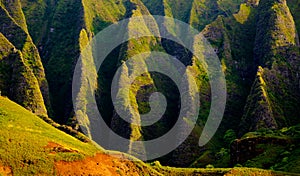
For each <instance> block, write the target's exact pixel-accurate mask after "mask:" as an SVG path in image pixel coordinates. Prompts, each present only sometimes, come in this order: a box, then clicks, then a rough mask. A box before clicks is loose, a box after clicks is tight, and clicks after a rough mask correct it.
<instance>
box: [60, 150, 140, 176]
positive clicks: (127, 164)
mask: <svg viewBox="0 0 300 176" xmlns="http://www.w3.org/2000/svg"><path fill="white" fill-rule="evenodd" d="M141 169H142V168H140V167H137V165H136V164H135V163H133V162H132V161H127V160H122V159H120V158H115V157H113V156H111V155H108V154H100V153H99V154H96V156H94V157H87V158H85V159H84V160H80V161H73V162H67V161H58V162H56V163H55V171H56V174H57V175H103V176H110V175H132V176H135V175H136V176H138V175H139V173H141Z"/></svg>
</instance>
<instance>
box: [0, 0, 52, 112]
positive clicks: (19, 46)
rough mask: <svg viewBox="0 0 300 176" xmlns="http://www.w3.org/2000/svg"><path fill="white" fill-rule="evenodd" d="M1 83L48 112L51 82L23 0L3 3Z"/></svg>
mask: <svg viewBox="0 0 300 176" xmlns="http://www.w3.org/2000/svg"><path fill="white" fill-rule="evenodd" d="M0 20H1V28H0V34H1V48H0V52H1V53H2V54H1V55H0V59H1V68H2V69H1V72H0V74H1V79H2V80H1V87H0V90H1V91H2V95H5V96H8V97H9V98H11V99H12V100H14V101H16V102H17V103H19V104H20V105H23V106H24V107H25V108H27V109H28V110H30V111H32V112H34V113H36V114H37V115H41V116H48V114H47V110H46V106H45V105H47V108H48V109H50V104H49V94H48V83H47V81H46V78H45V73H44V68H43V65H42V62H41V58H40V56H39V53H38V50H37V48H36V47H35V45H34V44H33V42H32V40H31V37H30V35H29V34H28V31H27V28H26V27H27V26H26V21H25V18H24V15H23V13H22V10H21V9H20V3H19V1H16V2H9V1H7V2H5V4H3V5H1V7H0Z"/></svg>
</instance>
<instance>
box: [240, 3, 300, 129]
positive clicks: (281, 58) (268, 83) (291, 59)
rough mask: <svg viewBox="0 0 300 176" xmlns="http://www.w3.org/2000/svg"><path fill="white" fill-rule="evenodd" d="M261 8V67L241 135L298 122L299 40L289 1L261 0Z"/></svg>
mask: <svg viewBox="0 0 300 176" xmlns="http://www.w3.org/2000/svg"><path fill="white" fill-rule="evenodd" d="M258 10H259V16H258V23H257V34H256V39H255V47H254V53H255V55H254V61H255V63H256V65H261V66H262V68H259V69H258V76H257V78H256V81H255V83H254V85H253V88H252V89H253V91H252V93H251V94H250V96H249V98H248V100H247V103H248V105H247V106H246V108H245V111H246V113H245V114H244V117H243V121H242V125H241V127H242V128H241V133H242V134H243V132H245V131H255V130H257V129H260V128H277V127H284V126H290V125H292V124H297V123H299V120H297V119H299V115H298V114H297V113H296V112H295V111H294V109H296V108H297V107H298V106H299V85H298V84H299V82H298V81H297V80H299V78H298V73H299V64H300V62H299V59H298V58H299V40H298V34H297V31H296V26H295V23H294V20H293V17H292V15H291V13H290V11H289V8H288V7H287V5H286V1H280V2H277V1H276V2H275V1H274V2H272V1H271V2H270V1H260V4H259V7H258ZM257 82H259V84H260V86H257V85H255V84H256V83H257ZM260 89H261V90H260ZM255 95H258V96H261V97H262V99H256V100H255ZM252 96H253V97H252ZM253 103H257V104H256V105H254V104H253ZM247 124H248V125H250V126H252V127H247Z"/></svg>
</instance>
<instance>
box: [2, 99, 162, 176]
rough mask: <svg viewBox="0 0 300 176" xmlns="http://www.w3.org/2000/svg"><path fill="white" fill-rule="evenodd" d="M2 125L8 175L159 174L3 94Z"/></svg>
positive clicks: (4, 161)
mask: <svg viewBox="0 0 300 176" xmlns="http://www.w3.org/2000/svg"><path fill="white" fill-rule="evenodd" d="M0 126H1V130H0V134H1V135H0V136H1V137H0V141H1V144H0V158H1V159H0V168H6V169H5V172H6V174H8V175H11V174H13V175H27V174H29V175H32V174H34V175H54V174H58V175H69V174H72V175H74V174H75V175H81V174H93V175H99V174H100V175H101V174H105V175H116V174H130V175H140V174H142V173H144V174H148V175H159V173H158V172H156V171H155V170H152V169H151V168H150V167H148V166H146V165H145V164H143V163H142V162H132V161H126V160H123V159H120V158H117V157H113V156H112V155H108V154H105V153H104V151H103V150H100V149H99V148H98V147H96V146H94V145H93V144H91V143H83V142H80V141H79V140H77V139H75V138H74V137H72V136H69V135H67V134H65V133H63V132H61V131H59V130H57V129H55V128H54V127H52V126H51V125H49V124H47V123H45V122H44V121H43V120H41V119H40V118H39V117H37V116H35V115H34V114H32V113H30V112H29V111H27V110H25V109H24V108H22V107H21V106H19V105H17V104H16V103H14V102H12V101H10V100H9V99H7V98H4V97H0ZM96 153H97V154H96ZM114 155H122V154H118V153H115V154H114ZM119 157H121V156H119ZM91 166H92V167H91ZM5 172H4V173H5ZM0 173H3V171H2V169H0Z"/></svg>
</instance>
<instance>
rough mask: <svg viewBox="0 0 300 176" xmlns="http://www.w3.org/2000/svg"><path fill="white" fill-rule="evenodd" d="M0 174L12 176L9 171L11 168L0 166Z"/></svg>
mask: <svg viewBox="0 0 300 176" xmlns="http://www.w3.org/2000/svg"><path fill="white" fill-rule="evenodd" d="M0 173H1V174H2V175H13V174H12V171H11V168H10V167H8V166H1V165H0Z"/></svg>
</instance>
